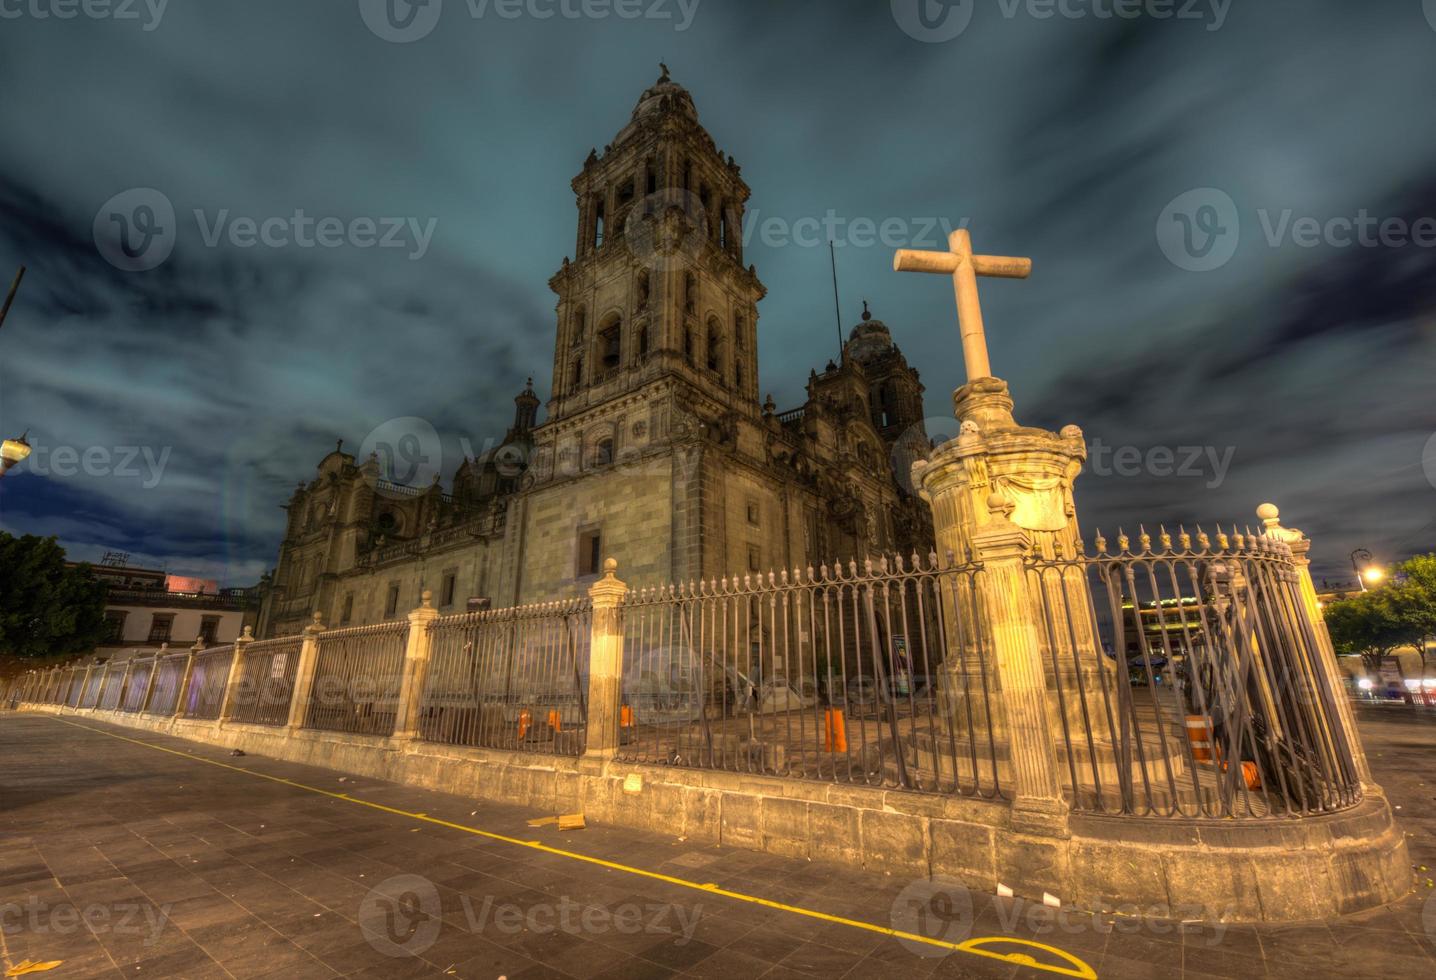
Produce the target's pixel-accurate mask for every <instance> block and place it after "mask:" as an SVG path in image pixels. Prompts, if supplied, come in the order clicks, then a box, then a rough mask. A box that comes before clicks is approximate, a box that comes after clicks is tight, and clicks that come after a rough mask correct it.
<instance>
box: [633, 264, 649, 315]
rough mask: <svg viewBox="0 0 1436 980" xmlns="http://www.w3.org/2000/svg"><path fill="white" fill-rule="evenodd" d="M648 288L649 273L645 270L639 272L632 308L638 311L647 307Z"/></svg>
mask: <svg viewBox="0 0 1436 980" xmlns="http://www.w3.org/2000/svg"><path fill="white" fill-rule="evenodd" d="M649 289H650V284H649V274H648V273H647V272H640V273H639V274H638V287H637V290H636V292H635V298H634V308H635V309H636V310H637V311H639V312H640V313H641V312H642V311H644V310H646V309H648V292H649Z"/></svg>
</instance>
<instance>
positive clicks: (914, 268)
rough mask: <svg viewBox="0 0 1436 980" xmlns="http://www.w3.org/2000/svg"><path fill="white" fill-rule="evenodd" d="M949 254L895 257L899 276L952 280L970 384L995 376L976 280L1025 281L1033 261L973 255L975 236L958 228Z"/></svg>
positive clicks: (906, 252)
mask: <svg viewBox="0 0 1436 980" xmlns="http://www.w3.org/2000/svg"><path fill="white" fill-rule="evenodd" d="M947 249H948V250H947V251H946V252H924V251H918V250H915V249H910V248H900V249H898V250H897V253H896V254H895V255H894V256H893V269H894V270H896V271H898V272H941V273H943V274H945V275H950V276H952V285H953V289H954V290H955V291H956V292H957V328H958V332H959V333H960V334H961V335H962V359H963V361H964V362H966V364H967V380H968V381H976V380H977V379H978V378H989V377H991V376H992V366H991V365H990V364H989V363H988V361H987V335H986V334H985V333H984V332H983V329H982V305H981V304H980V303H979V302H978V299H977V277H978V276H995V277H998V278H1002V279H1026V278H1027V277H1028V276H1030V275H1032V260H1031V259H1021V258H1014V257H1012V256H1010V255H973V254H972V236H971V235H969V234H968V233H967V229H965V228H959V229H958V230H957V231H954V232H952V234H950V235H948V236H947Z"/></svg>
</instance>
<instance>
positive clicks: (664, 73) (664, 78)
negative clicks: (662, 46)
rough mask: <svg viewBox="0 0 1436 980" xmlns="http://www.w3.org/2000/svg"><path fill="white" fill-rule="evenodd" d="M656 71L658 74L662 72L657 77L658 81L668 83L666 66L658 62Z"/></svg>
mask: <svg viewBox="0 0 1436 980" xmlns="http://www.w3.org/2000/svg"><path fill="white" fill-rule="evenodd" d="M658 70H659V71H660V72H662V74H661V75H659V76H658V80H659V81H660V82H666V81H668V79H669V75H668V66H667V65H665V64H664V63H663V62H661V61H660V62H659V63H658Z"/></svg>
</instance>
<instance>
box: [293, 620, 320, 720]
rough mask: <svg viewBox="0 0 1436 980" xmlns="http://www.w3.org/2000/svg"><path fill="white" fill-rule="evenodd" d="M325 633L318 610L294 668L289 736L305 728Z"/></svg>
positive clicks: (306, 631)
mask: <svg viewBox="0 0 1436 980" xmlns="http://www.w3.org/2000/svg"><path fill="white" fill-rule="evenodd" d="M323 632H324V623H323V622H322V616H321V614H320V613H319V612H318V611H317V610H316V611H315V613H314V621H313V622H312V623H310V624H309V625H308V626H306V627H304V640H303V642H302V643H300V645H299V663H298V664H296V665H295V667H294V694H293V696H292V697H291V698H290V700H289V734H291V735H293V734H294V733H295V732H297V731H299V729H301V728H303V727H304V716H305V715H307V714H308V713H309V699H310V697H311V696H312V695H313V693H314V666H315V664H316V663H317V662H318V660H319V634H320V633H323Z"/></svg>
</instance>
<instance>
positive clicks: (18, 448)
mask: <svg viewBox="0 0 1436 980" xmlns="http://www.w3.org/2000/svg"><path fill="white" fill-rule="evenodd" d="M25 435H28V433H25V434H22V435H21V436H20V438H18V439H6V440H5V441H4V442H3V443H0V476H4V475H5V471H6V470H8V469H9V468H10V467H12V466H14V465H15V464H16V463H21V462H24V461H25V459H26V457H28V456H29V455H30V444H29V443H28V442H26V441H25Z"/></svg>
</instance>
